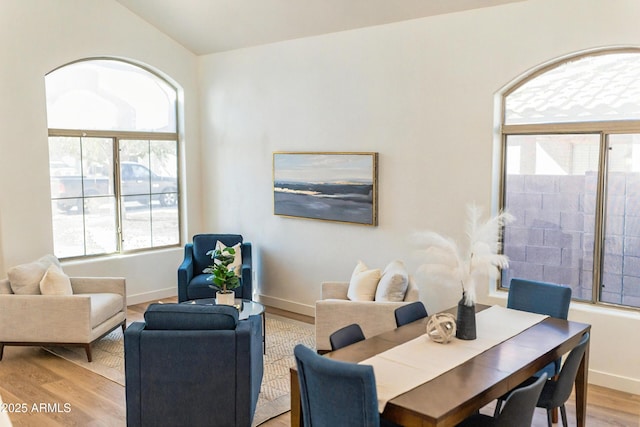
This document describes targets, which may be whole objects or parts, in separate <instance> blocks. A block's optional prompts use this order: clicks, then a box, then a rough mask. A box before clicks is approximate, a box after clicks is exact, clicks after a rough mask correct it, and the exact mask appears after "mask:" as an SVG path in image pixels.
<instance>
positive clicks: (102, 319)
mask: <svg viewBox="0 0 640 427" xmlns="http://www.w3.org/2000/svg"><path fill="white" fill-rule="evenodd" d="M51 260H53V261H51ZM51 264H57V266H58V269H59V266H60V265H59V263H58V262H57V259H55V257H53V256H48V257H43V258H41V259H40V260H38V261H36V262H34V263H31V264H24V265H23V266H22V267H23V268H22V271H20V274H21V275H22V279H24V277H25V276H29V277H28V279H29V280H30V281H31V282H33V280H39V281H38V282H36V285H37V284H39V285H40V287H42V286H43V284H44V283H45V282H46V283H47V286H51V281H47V280H45V279H44V277H43V278H41V279H37V277H38V275H40V274H41V273H42V268H44V271H45V272H46V273H48V272H49V270H47V267H50V265H51ZM52 268H53V267H52ZM25 271H28V274H25ZM56 271H57V274H56V278H61V279H62V280H63V282H66V286H67V288H69V285H70V290H69V289H68V291H67V292H64V293H63V292H59V291H58V290H55V289H54V290H51V288H42V289H47V290H46V292H47V293H50V294H45V295H43V294H42V293H40V288H39V287H38V286H33V284H31V285H30V286H27V287H22V288H18V287H16V286H15V285H14V286H12V283H11V282H10V280H9V279H3V280H0V360H2V353H3V350H4V346H9V345H23V346H24V345H37V346H39V345H61V346H82V347H84V348H85V351H86V353H87V359H88V360H89V362H91V343H93V342H94V341H96V340H97V339H99V338H101V337H103V336H104V335H106V334H108V333H109V332H111V331H112V330H114V329H116V328H117V327H122V330H123V331H124V329H125V327H126V313H127V301H126V282H125V279H124V278H122V277H71V278H69V277H67V276H65V275H64V274H62V276H61V275H60V273H61V270H56ZM11 272H12V270H11V269H10V270H9V273H11ZM45 276H46V274H45ZM49 276H53V275H49ZM9 277H11V274H9ZM65 278H66V279H65ZM29 280H26V282H28V281H29ZM23 281H24V280H23ZM27 288H28V289H27ZM14 290H15V291H17V292H14Z"/></svg>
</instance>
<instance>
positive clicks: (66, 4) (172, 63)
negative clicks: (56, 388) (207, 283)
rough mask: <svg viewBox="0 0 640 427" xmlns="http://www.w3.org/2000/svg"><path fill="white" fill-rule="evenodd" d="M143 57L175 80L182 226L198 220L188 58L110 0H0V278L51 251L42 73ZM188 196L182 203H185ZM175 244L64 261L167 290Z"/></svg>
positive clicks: (79, 269) (143, 297)
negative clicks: (93, 60)
mask: <svg viewBox="0 0 640 427" xmlns="http://www.w3.org/2000/svg"><path fill="white" fill-rule="evenodd" d="M96 56H108V57H118V58H123V59H128V60H131V61H134V62H137V63H141V64H144V65H146V66H148V67H150V68H152V69H154V70H156V71H159V72H162V73H164V75H165V76H166V77H167V78H168V79H169V80H170V81H172V82H174V83H175V84H176V85H177V86H179V87H180V88H181V92H182V95H181V96H182V99H183V100H184V102H183V105H182V108H183V112H184V115H183V116H182V119H183V123H182V126H181V130H182V134H181V143H182V146H181V147H182V150H183V152H182V162H183V164H185V163H186V164H189V167H188V168H186V169H185V171H186V175H185V177H184V178H185V179H183V181H182V187H183V190H184V189H185V188H186V191H184V192H183V197H184V198H183V202H184V203H183V208H184V211H185V216H184V218H185V219H186V221H184V227H183V228H184V230H183V234H184V235H186V236H188V235H190V234H191V230H190V229H189V228H187V224H188V225H189V227H192V228H194V229H197V228H199V227H200V225H201V222H202V215H201V214H202V209H201V203H200V191H201V187H200V179H201V177H200V141H199V126H198V124H199V113H198V102H197V98H198V90H197V86H196V80H197V58H196V56H195V55H193V54H192V53H190V52H189V51H187V50H186V49H184V48H183V47H181V46H180V45H178V44H177V43H176V42H174V41H173V40H171V39H170V38H168V37H167V36H166V35H164V34H162V33H160V32H159V31H157V30H156V29H154V28H153V27H151V26H150V25H148V24H146V23H145V22H144V21H142V20H140V19H139V18H138V17H137V16H136V15H134V14H132V13H130V12H129V11H128V10H127V9H125V8H124V7H122V6H121V5H120V4H119V3H117V2H115V1H84V0H27V1H22V0H4V1H0V61H1V63H0V134H1V135H2V140H1V141H0V277H6V275H5V274H6V269H8V268H10V267H11V266H13V265H16V264H18V263H21V262H27V261H30V260H32V259H35V258H38V257H40V256H42V255H44V254H46V253H52V252H53V241H52V239H53V237H52V227H51V205H50V192H49V166H48V165H49V163H48V162H49V161H48V143H47V118H46V108H45V86H44V76H45V74H46V73H48V72H49V71H51V70H53V69H54V68H56V67H59V66H61V65H64V64H66V63H69V62H71V61H75V60H78V59H81V58H87V57H96ZM187 202H188V209H186V207H187ZM181 260H182V249H181V248H176V249H173V250H167V251H163V252H162V253H156V252H154V253H152V254H138V255H133V256H119V257H110V258H106V259H99V260H93V261H84V262H81V263H67V264H65V265H64V269H65V272H67V273H69V274H70V275H80V274H86V275H111V276H125V277H127V293H128V295H129V301H130V302H135V301H147V300H150V299H153V298H156V297H159V296H163V295H166V294H169V295H172V294H173V295H175V294H176V291H177V288H176V268H177V266H178V264H179V263H180V261H181Z"/></svg>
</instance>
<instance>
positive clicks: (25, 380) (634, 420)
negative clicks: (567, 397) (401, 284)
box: [0, 299, 640, 427]
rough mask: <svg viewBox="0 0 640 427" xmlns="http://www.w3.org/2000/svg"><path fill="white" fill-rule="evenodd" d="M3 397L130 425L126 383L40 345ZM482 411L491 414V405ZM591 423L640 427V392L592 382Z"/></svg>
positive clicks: (138, 314) (75, 420) (282, 420)
mask: <svg viewBox="0 0 640 427" xmlns="http://www.w3.org/2000/svg"><path fill="white" fill-rule="evenodd" d="M165 301H167V302H172V301H175V299H167V300H165ZM146 307H147V304H139V305H135V306H131V307H129V310H128V321H129V322H133V321H137V320H140V319H142V315H143V313H144V311H145V309H146ZM267 312H271V313H275V314H279V315H283V316H287V317H291V318H294V319H297V320H301V321H305V322H308V323H313V318H310V317H307V316H302V315H297V314H295V313H288V312H283V311H281V310H277V309H272V308H267ZM0 396H2V399H3V401H4V402H5V404H6V408H5V409H9V410H11V411H12V413H10V414H9V415H10V418H11V420H12V422H13V425H14V426H16V427H18V426H29V427H48V426H64V427H68V426H80V427H84V426H88V427H89V426H90V427H102V426H114V427H122V426H124V425H125V424H126V423H125V420H126V418H125V391H124V387H123V386H121V385H119V384H116V383H114V382H112V381H110V380H108V379H106V378H104V377H102V376H100V375H97V374H94V373H92V372H90V371H88V370H86V369H83V368H81V367H79V366H77V365H74V364H73V363H71V362H67V361H66V360H64V359H62V358H59V357H56V356H53V355H51V354H50V353H48V352H47V351H45V350H43V349H41V348H39V347H6V348H5V350H4V358H3V360H2V361H0ZM17 411H22V412H17ZM567 411H568V417H569V424H570V425H575V416H574V407H573V404H571V403H570V404H569V405H567ZM482 412H488V413H490V408H489V407H487V408H485V409H483V411H482ZM289 425H290V417H289V413H288V412H287V413H285V414H283V415H281V416H279V417H277V418H274V419H272V420H270V421H268V422H266V423H265V424H263V426H265V427H284V426H289ZM533 425H534V426H535V427H538V426H539V427H543V426H546V415H545V413H544V411H543V410H541V409H538V410H536V415H535V418H534V424H533ZM587 426H589V427H600V426H603V427H604V426H607V427H609V426H626V427H640V396H638V395H632V394H628V393H622V392H619V391H615V390H610V389H606V388H603V387H598V386H594V385H590V386H589V392H588V411H587ZM185 427H188V426H185Z"/></svg>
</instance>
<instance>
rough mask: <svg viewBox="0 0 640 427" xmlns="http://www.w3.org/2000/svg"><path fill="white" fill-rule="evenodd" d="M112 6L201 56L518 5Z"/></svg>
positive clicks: (482, 1) (264, 1)
mask: <svg viewBox="0 0 640 427" xmlns="http://www.w3.org/2000/svg"><path fill="white" fill-rule="evenodd" d="M116 1H117V2H119V3H121V4H122V5H124V6H125V7H127V8H128V9H130V10H131V11H132V12H134V13H135V14H137V15H138V16H140V17H141V18H142V19H144V20H146V21H148V22H149V23H150V24H152V25H154V26H155V27H157V28H158V29H159V30H161V31H163V32H164V33H166V34H167V35H169V36H170V37H171V38H173V39H174V40H176V41H177V42H178V43H180V44H181V45H183V46H184V47H186V48H187V49H189V50H190V51H192V52H194V53H195V54H197V55H204V54H209V53H215V52H222V51H226V50H233V49H240V48H243V47H249V46H256V45H261V44H266V43H274V42H278V41H283V40H289V39H296V38H301V37H309V36H314V35H319V34H326V33H332V32H336V31H344V30H351V29H356V28H363V27H368V26H372V25H381V24H388V23H392V22H398V21H404V20H409V19H416V18H423V17H425V16H432V15H440V14H445V13H453V12H459V11H463V10H468V9H477V8H482V7H491V6H496V5H501V4H505V3H514V2H518V1H524V0H116ZM472 30H473V29H470V31H472Z"/></svg>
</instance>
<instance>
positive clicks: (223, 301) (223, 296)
mask: <svg viewBox="0 0 640 427" xmlns="http://www.w3.org/2000/svg"><path fill="white" fill-rule="evenodd" d="M235 302H236V294H235V292H233V291H227V293H224V292H222V291H218V292H216V304H218V305H234V304H235Z"/></svg>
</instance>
